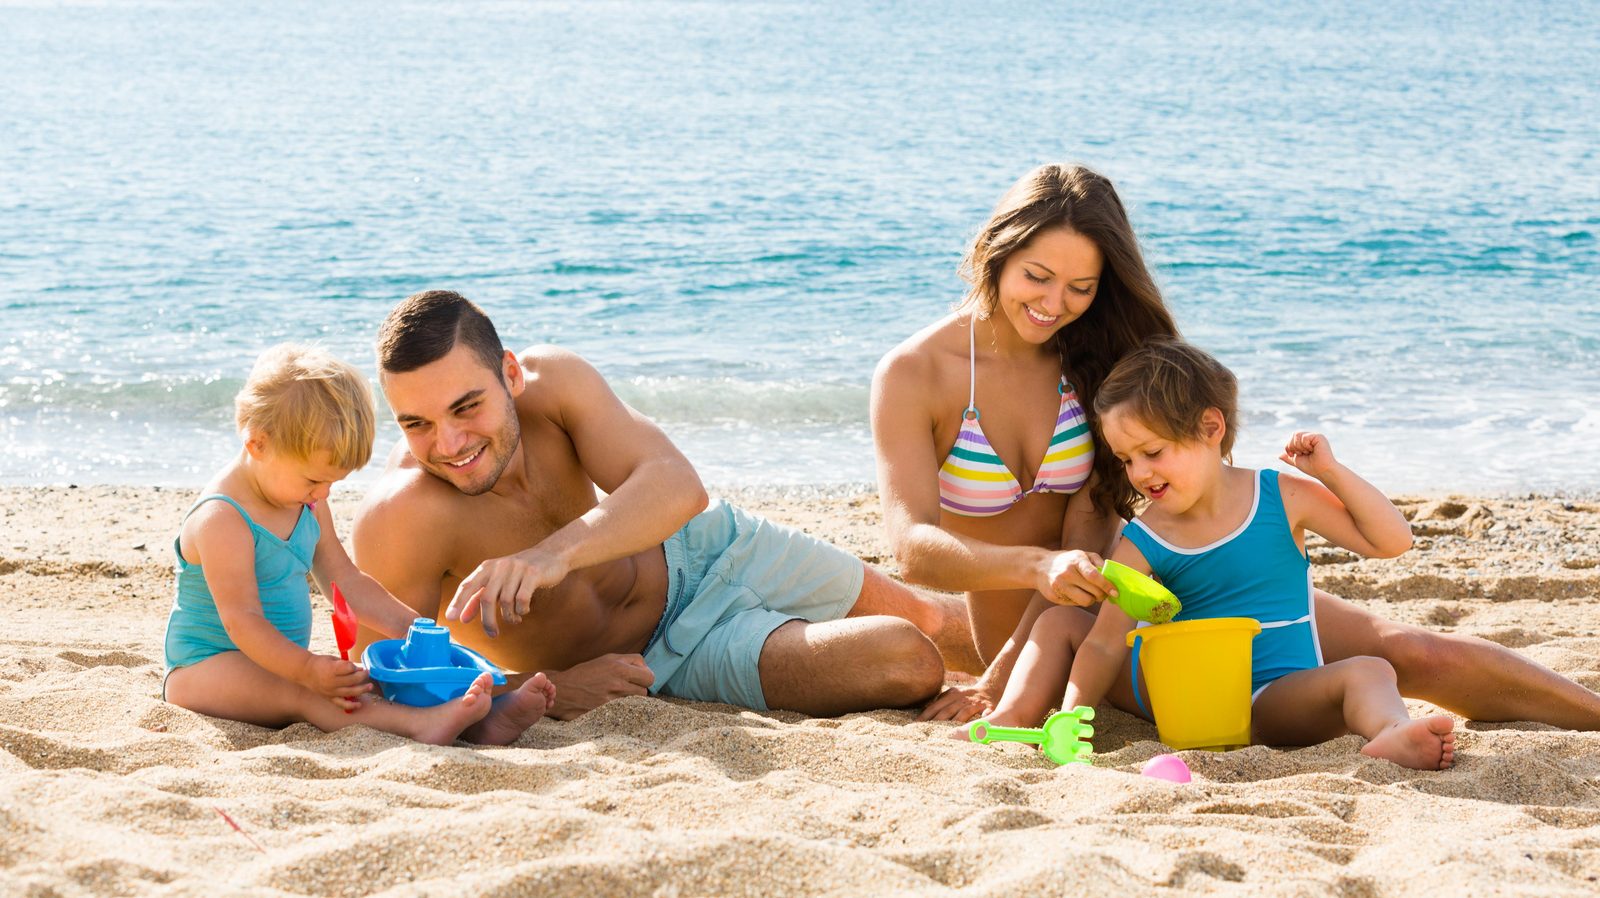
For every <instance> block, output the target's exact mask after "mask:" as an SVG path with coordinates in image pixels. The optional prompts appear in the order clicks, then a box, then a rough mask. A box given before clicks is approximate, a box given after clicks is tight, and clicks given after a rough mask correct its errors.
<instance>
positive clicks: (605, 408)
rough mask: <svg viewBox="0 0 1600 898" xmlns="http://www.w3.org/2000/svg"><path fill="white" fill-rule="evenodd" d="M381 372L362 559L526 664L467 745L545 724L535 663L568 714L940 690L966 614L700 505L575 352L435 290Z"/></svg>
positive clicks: (460, 630) (724, 509) (803, 707)
mask: <svg viewBox="0 0 1600 898" xmlns="http://www.w3.org/2000/svg"><path fill="white" fill-rule="evenodd" d="M378 376H379V382H380V384H381V385H382V387H383V392H384V396H385V398H387V399H388V402H389V405H390V407H391V408H392V409H393V411H394V416H395V420H396V422H398V423H399V425H400V428H401V430H402V432H403V433H404V435H405V445H404V446H403V447H397V449H396V452H395V454H394V455H393V456H391V458H390V462H389V466H388V468H387V470H386V471H385V472H384V474H383V477H382V479H381V480H379V482H378V483H377V484H376V485H375V486H374V487H373V488H372V490H371V491H370V493H369V494H368V497H367V500H366V502H365V503H364V504H363V505H362V507H361V509H360V510H359V511H358V513H357V518H356V524H355V530H354V534H353V537H354V538H353V546H354V549H355V555H356V560H357V563H358V564H359V565H360V567H361V569H362V570H364V571H366V572H367V573H369V574H371V575H372V576H373V577H375V578H377V580H378V581H379V582H381V583H382V584H383V585H384V586H385V587H387V588H388V589H389V591H390V592H392V593H394V594H395V595H396V596H398V597H399V598H400V599H401V600H402V601H404V602H405V603H406V604H408V605H410V606H411V607H412V608H414V609H415V610H416V611H417V613H418V614H419V615H422V616H431V617H434V618H436V619H439V620H443V621H446V622H447V625H448V626H449V627H450V628H451V631H452V635H454V637H455V638H456V639H457V640H458V641H460V642H461V643H462V644H464V645H467V646H469V647H471V648H474V649H477V650H478V651H480V652H483V653H484V654H485V655H486V656H488V657H489V658H490V659H491V660H493V661H494V662H495V663H497V664H499V665H501V666H502V667H505V668H507V669H509V670H511V671H517V672H520V674H521V676H519V677H515V678H513V683H514V684H516V683H519V682H520V683H522V685H521V686H519V687H518V688H516V689H514V690H512V691H511V692H508V693H507V694H505V695H503V696H501V697H500V698H498V699H497V700H496V702H495V707H494V710H493V711H492V712H491V714H490V716H489V717H488V718H486V719H485V721H484V722H483V723H482V724H480V725H478V726H477V727H476V728H475V729H474V730H469V731H468V733H467V734H465V738H468V739H471V740H473V741H478V742H487V743H506V742H510V741H512V740H514V739H515V738H516V737H517V736H518V735H519V734H520V733H521V732H522V730H523V729H525V728H526V727H527V726H528V725H530V724H532V723H533V722H534V721H535V720H537V718H538V716H539V715H538V714H537V713H534V712H533V711H532V709H533V708H535V707H536V706H537V705H538V704H539V703H538V702H537V701H534V700H533V698H534V689H535V686H542V683H536V682H535V680H534V675H535V674H536V672H543V673H545V674H546V675H547V676H548V678H549V680H550V681H551V682H553V683H554V684H555V703H554V707H553V708H552V709H551V711H550V712H549V713H551V714H552V715H553V716H556V717H561V718H569V717H573V716H576V715H578V714H581V713H583V712H584V711H587V710H589V709H591V708H594V707H596V706H598V705H600V704H602V703H604V702H606V701H609V700H610V699H613V698H617V697H619V696H623V695H642V694H644V693H645V692H646V691H647V690H648V691H649V692H653V693H661V694H665V695H676V696H682V697H685V698H692V699H698V700H705V701H721V702H728V703H732V704H739V705H745V706H748V707H752V708H756V709H765V708H783V709H789V710H795V711H802V712H805V713H808V714H818V715H831V714H840V713H844V712H848V711H854V710H865V709H869V708H883V707H905V706H910V705H917V704H921V703H923V702H926V701H927V700H929V699H931V698H932V697H933V696H934V695H936V694H937V693H938V692H939V689H940V687H941V686H942V684H943V682H944V664H943V662H942V661H941V657H940V653H939V649H938V648H937V647H936V646H935V645H934V643H933V642H932V641H930V639H929V636H928V635H925V634H938V633H942V632H960V631H962V630H964V629H965V625H966V622H965V620H964V619H962V620H959V621H952V620H949V619H948V617H949V616H948V615H947V614H946V612H945V610H944V609H943V608H942V607H941V606H939V605H937V604H934V603H933V602H931V601H929V600H926V599H923V598H921V597H919V596H918V595H917V594H915V593H913V592H911V591H910V590H909V589H907V588H906V587H904V586H902V585H900V584H897V583H895V582H893V581H892V580H889V579H888V578H886V577H884V576H883V575H882V574H880V573H878V572H877V571H875V570H873V569H872V568H870V567H868V566H867V565H866V564H864V563H863V562H862V561H860V560H859V559H856V558H854V557H852V556H850V555H849V554H847V553H845V552H843V551H841V550H839V549H837V548H835V547H833V546H830V545H828V544H826V543H823V542H821V541H819V540H816V539H813V538H811V537H809V536H806V535H805V534H802V533H800V532H798V531H794V530H790V529H788V528H784V527H780V526H778V525H775V524H772V523H769V522H767V521H763V520H760V519H759V518H755V517H753V516H751V515H749V514H747V513H745V512H743V511H740V510H739V509H736V508H733V507H731V506H729V505H726V504H724V503H722V502H720V501H717V502H711V503H710V504H709V507H708V500H707V496H706V493H705V490H704V488H703V487H702V486H701V484H700V479H699V477H698V476H697V475H696V474H695V471H694V469H693V467H692V466H691V465H690V464H689V462H688V461H687V460H686V459H685V458H684V457H683V455H682V454H681V453H680V452H679V451H678V450H677V448H676V447H674V446H673V445H672V443H671V441H670V440H668V439H667V437H666V436H665V435H664V434H663V433H662V432H661V431H660V430H659V429H658V428H657V427H656V426H655V425H654V424H653V423H651V422H650V420H649V419H647V418H645V417H644V416H643V415H640V414H639V413H638V412H636V411H634V410H633V409H631V408H629V407H628V406H627V405H625V404H623V403H622V401H621V400H619V399H618V398H617V396H616V395H615V394H614V393H613V392H612V391H611V389H610V387H609V386H608V385H607V384H606V382H605V380H604V378H602V377H601V376H600V374H599V373H598V372H597V371H595V369H594V368H593V367H591V366H590V365H589V364H588V363H587V362H585V361H584V360H583V359H581V358H579V357H578V356H576V355H574V354H573V353H571V352H567V351H564V350H561V349H558V348H555V347H548V346H546V347H537V348H534V349H531V350H529V351H528V352H526V353H524V354H523V355H522V357H521V358H520V359H519V358H518V357H517V356H515V355H514V354H512V353H510V352H507V351H506V350H505V349H504V348H503V347H502V345H501V343H500V338H499V336H498V335H497V334H496V332H495V329H494V326H493V324H491V323H490V321H489V319H488V317H487V316H485V315H484V314H483V312H482V310H481V309H479V308H478V307H477V306H476V305H474V304H472V303H471V302H469V301H467V300H466V299H464V298H463V297H461V296H459V295H457V294H455V293H450V292H447V291H440V290H434V291H428V292H425V293H419V294H416V295H415V296H412V297H409V298H408V299H406V300H405V301H404V302H402V303H401V304H400V305H399V306H398V307H397V308H395V310H394V311H393V312H391V313H390V315H389V317H388V318H387V319H386V320H385V321H384V324H383V327H382V329H381V331H380V332H379V336H378ZM599 492H603V493H604V496H603V498H602V497H601V496H600V495H599ZM474 620H481V624H479V625H477V626H468V624H469V623H470V622H472V621H474ZM919 627H920V629H919ZM524 679H525V680H526V681H525V682H523V681H524Z"/></svg>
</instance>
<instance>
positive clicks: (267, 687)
mask: <svg viewBox="0 0 1600 898" xmlns="http://www.w3.org/2000/svg"><path fill="white" fill-rule="evenodd" d="M489 683H490V680H489V678H488V676H487V675H484V676H483V677H479V678H478V681H477V682H475V683H473V684H472V688H471V689H469V690H467V694H466V695H464V696H462V697H461V698H459V699H455V700H453V701H448V702H445V703H443V704H440V705H435V706H433V707H431V708H412V707H409V706H407V705H397V704H393V703H391V702H387V701H384V700H383V699H380V698H365V697H364V698H363V700H362V705H361V707H360V708H358V709H357V710H356V711H354V712H353V713H350V714H346V713H345V712H344V711H343V710H341V709H339V708H337V707H334V704H333V703H332V702H330V701H328V700H327V699H326V698H324V697H322V696H320V695H318V694H317V693H315V692H312V691H311V690H309V689H307V688H305V687H304V686H301V685H300V684H298V683H293V682H290V681H289V680H285V679H283V678H282V677H279V676H278V675H277V674H274V673H272V672H270V671H268V670H266V669H265V668H263V667H261V666H260V665H258V664H256V663H255V662H254V661H251V660H250V659H249V658H247V657H245V655H244V653H243V652H223V653H222V654H219V655H213V656H211V657H210V658H207V659H206V660H204V661H201V662H199V663H197V664H191V665H189V666H188V667H180V668H178V669H177V670H174V671H173V672H172V675H171V676H170V677H168V678H167V690H166V698H167V701H169V702H171V703H173V704H175V705H179V706H182V707H184V708H188V709H189V710H191V711H195V712H198V713H200V714H205V715H208V716H211V717H223V718H227V719H229V720H238V721H243V722H244V723H253V724H255V725H257V726H264V727H283V726H288V725H289V724H291V723H299V722H301V721H304V722H306V723H309V724H311V725H312V726H315V727H316V728H318V729H320V730H323V731H325V732H333V731H334V730H339V729H343V728H345V727H347V726H350V725H351V724H354V723H360V724H365V725H367V726H370V727H372V728H373V729H377V730H383V731H384V732H386V733H395V734H397V735H401V736H409V737H410V738H412V739H415V740H417V741H418V742H429V743H432V744H435V745H448V744H450V743H451V742H453V741H454V740H455V738H456V736H457V735H458V734H459V733H460V732H461V731H462V730H463V729H465V728H466V727H468V726H470V725H471V724H473V723H476V722H477V721H478V720H479V719H480V718H482V717H483V716H484V715H485V714H487V713H488V712H489V694H488V691H489Z"/></svg>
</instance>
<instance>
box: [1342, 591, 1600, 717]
mask: <svg viewBox="0 0 1600 898" xmlns="http://www.w3.org/2000/svg"><path fill="white" fill-rule="evenodd" d="M1316 611H1317V635H1318V638H1319V639H1320V641H1321V643H1322V655H1323V658H1324V659H1326V660H1327V661H1330V662H1331V661H1339V660H1342V659H1345V658H1353V657H1355V656H1357V655H1374V656H1377V657H1380V658H1383V659H1384V660H1386V661H1388V662H1389V663H1390V664H1391V665H1393V666H1394V670H1395V673H1396V674H1397V676H1398V678H1399V686H1400V694H1401V695H1404V696H1407V697H1409V698H1416V699H1422V700H1423V701H1427V702H1432V703H1433V704H1435V705H1438V706H1439V707H1441V708H1446V709H1448V710H1450V711H1453V712H1455V713H1457V714H1460V715H1461V716H1463V717H1467V718H1471V719H1473V720H1485V721H1498V720H1533V721H1538V722H1540V723H1548V724H1551V725H1553V726H1558V727H1565V728H1567V729H1573V730H1600V695H1596V694H1595V693H1593V692H1591V691H1589V690H1588V689H1585V688H1584V687H1582V686H1580V685H1578V684H1577V683H1574V682H1572V681H1571V680H1569V679H1567V678H1566V677H1563V676H1561V675H1560V674H1558V673H1556V672H1555V671H1553V670H1550V669H1549V668H1547V667H1545V666H1543V665H1541V664H1539V663H1538V662H1535V661H1533V660H1532V659H1530V658H1527V657H1525V656H1523V655H1520V654H1518V653H1516V652H1514V651H1512V650H1510V649H1508V648H1506V647H1505V646H1502V645H1496V644H1495V643H1492V642H1489V641H1488V640H1485V639H1478V638H1476V637H1472V636H1458V635H1455V634H1450V633H1435V632H1433V631H1431V630H1425V629H1423V628H1421V627H1414V626H1411V625H1409V624H1401V623H1396V622H1394V621H1391V620H1385V619H1384V618H1381V617H1378V616H1377V615H1375V614H1372V613H1370V612H1367V611H1363V610H1362V609H1360V608H1357V607H1356V606H1354V605H1352V604H1350V603H1349V602H1346V601H1344V600H1343V599H1340V598H1338V597H1336V596H1334V595H1331V594H1329V593H1327V592H1324V591H1322V590H1320V589H1319V590H1317V591H1316Z"/></svg>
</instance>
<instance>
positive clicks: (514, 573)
mask: <svg viewBox="0 0 1600 898" xmlns="http://www.w3.org/2000/svg"><path fill="white" fill-rule="evenodd" d="M522 363H523V367H524V369H525V370H526V372H527V375H528V383H527V388H526V390H525V391H524V394H523V397H520V399H526V400H527V401H528V402H529V403H538V404H539V408H538V410H537V413H539V414H544V415H546V416H547V417H549V418H550V420H551V421H553V422H554V423H555V424H556V425H557V426H559V427H560V428H561V429H562V430H564V431H565V432H566V434H567V436H568V438H569V439H571V441H572V446H573V449H574V450H575V452H576V453H577V456H578V462H579V464H580V465H582V467H583V470H584V472H585V473H586V474H588V476H589V479H591V480H593V481H594V482H595V485H597V486H598V487H600V489H602V490H604V491H605V492H606V496H605V498H604V499H602V500H601V501H600V502H599V503H598V504H596V505H595V507H594V508H591V509H589V511H587V512H586V513H584V514H583V515H582V516H581V517H579V518H577V519H576V520H573V521H571V522H569V523H567V524H566V525H565V526H563V527H561V529H559V530H557V531H556V532H554V533H552V534H550V535H549V536H548V537H546V538H545V539H544V540H542V541H541V542H540V543H539V544H538V545H535V546H531V547H529V548H527V549H524V550H523V551H521V552H517V553H516V554H514V555H508V556H504V557H501V558H490V559H487V560H485V561H484V562H483V563H482V564H480V565H479V566H478V568H477V569H476V570H474V571H473V572H472V573H471V574H469V575H468V576H467V577H466V578H465V579H464V580H462V581H461V586H460V587H459V588H458V589H457V590H456V594H455V597H454V598H453V599H451V601H450V606H449V608H447V609H446V611H445V617H446V618H448V619H450V620H460V621H470V620H472V618H473V617H474V616H475V615H477V614H479V613H481V614H482V615H483V618H484V621H483V623H484V630H485V632H488V633H489V634H490V635H494V633H495V632H496V631H497V630H498V620H499V618H501V617H504V618H505V619H507V620H510V621H511V622H513V623H517V622H520V621H521V620H522V617H523V616H524V615H526V614H527V613H528V609H529V607H530V605H531V604H532V600H533V594H534V592H535V591H536V590H538V589H541V588H544V587H547V586H554V585H555V584H557V583H560V582H561V581H562V580H563V579H565V578H566V576H567V574H568V573H570V572H572V571H574V570H577V569H580V568H585V567H590V566H592V565H596V564H600V563H602V562H606V561H611V560H613V559H616V558H624V557H627V556H629V555H634V554H637V553H638V552H642V551H644V550H645V549H648V548H650V547H652V546H657V545H660V544H661V543H662V542H664V541H665V540H666V539H667V537H669V536H671V535H672V534H673V533H675V532H677V530H678V529H679V528H680V527H682V526H683V525H684V524H686V523H688V521H689V519H690V518H692V517H694V516H695V515H696V514H699V513H700V512H701V511H703V510H705V507H706V503H707V497H706V491H705V487H703V486H702V485H701V484H700V476H699V475H698V474H696V473H695V470H694V466H693V465H691V464H689V460H688V459H686V458H684V457H683V453H681V452H679V451H678V447H676V446H674V445H672V441H671V440H669V439H667V436H666V434H664V433H662V432H661V429H660V428H658V427H656V425H655V424H654V423H653V422H651V420H650V419H649V418H646V417H645V416H644V415H641V414H639V413H638V412H636V411H634V410H633V409H631V408H629V407H628V406H627V405H626V404H625V403H623V401H622V400H621V399H618V398H617V395H616V394H615V393H613V392H612V390H611V387H610V385H609V384H607V383H606V381H605V378H603V377H601V376H600V372H598V371H596V370H595V369H594V367H593V366H591V365H590V364H589V363H588V362H586V361H584V360H583V359H582V358H580V357H578V356H577V355H575V354H573V353H571V352H567V351H565V350H561V349H556V348H554V347H539V348H538V349H536V350H530V351H528V352H527V353H525V354H524V355H523V357H522Z"/></svg>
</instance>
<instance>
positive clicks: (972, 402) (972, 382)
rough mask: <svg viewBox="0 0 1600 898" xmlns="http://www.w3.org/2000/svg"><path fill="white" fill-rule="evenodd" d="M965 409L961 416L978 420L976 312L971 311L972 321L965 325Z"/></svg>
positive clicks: (970, 419)
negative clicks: (966, 369)
mask: <svg viewBox="0 0 1600 898" xmlns="http://www.w3.org/2000/svg"><path fill="white" fill-rule="evenodd" d="M967 368H968V371H967V410H966V411H964V412H962V413H961V417H963V418H965V419H966V420H968V421H976V420H978V313H977V312H976V311H974V312H973V313H972V321H971V322H970V324H969V325H968V327H967Z"/></svg>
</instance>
